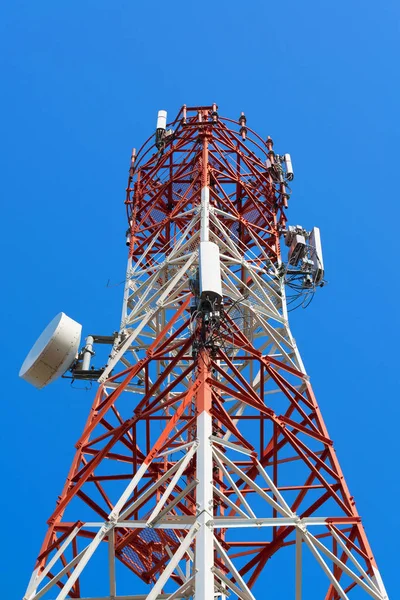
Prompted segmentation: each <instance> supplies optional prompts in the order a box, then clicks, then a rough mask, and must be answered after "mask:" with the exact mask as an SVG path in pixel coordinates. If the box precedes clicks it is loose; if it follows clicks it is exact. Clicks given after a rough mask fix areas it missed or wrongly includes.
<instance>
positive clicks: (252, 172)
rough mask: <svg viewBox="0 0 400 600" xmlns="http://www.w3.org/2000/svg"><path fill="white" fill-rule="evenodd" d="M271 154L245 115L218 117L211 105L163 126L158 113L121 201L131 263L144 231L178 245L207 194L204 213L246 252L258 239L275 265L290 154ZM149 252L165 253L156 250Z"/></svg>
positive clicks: (185, 112)
mask: <svg viewBox="0 0 400 600" xmlns="http://www.w3.org/2000/svg"><path fill="white" fill-rule="evenodd" d="M273 148H274V144H273V140H272V139H271V138H270V137H268V138H267V139H263V138H262V137H261V136H260V135H258V134H257V133H256V132H255V131H253V130H252V129H251V128H250V127H249V126H248V123H247V118H246V115H245V114H244V113H243V112H242V113H241V114H240V115H239V117H238V119H237V120H233V119H230V118H226V117H222V116H220V114H219V112H218V106H217V105H216V104H211V105H209V106H190V107H189V106H186V105H183V106H182V108H181V109H180V111H179V112H178V114H177V116H176V117H175V119H174V120H172V121H171V122H168V118H167V114H166V111H165V110H160V111H159V113H158V117H157V121H156V131H155V134H153V135H152V136H151V137H149V138H148V140H147V141H146V142H145V143H144V144H143V146H142V147H141V148H140V150H139V151H138V152H136V150H135V149H134V150H133V152H132V159H131V166H130V170H129V180H128V186H127V194H126V207H127V215H128V221H129V230H128V236H127V243H128V245H130V250H131V256H132V257H133V258H134V257H135V254H137V255H138V254H140V253H141V252H142V251H143V243H145V240H148V232H149V230H152V231H153V232H154V234H156V233H159V232H161V231H162V232H163V233H162V235H161V238H160V236H159V237H158V238H157V239H159V240H160V242H161V243H162V244H163V245H164V246H165V245H168V243H169V242H170V241H171V240H173V239H177V237H179V236H180V235H181V234H182V232H183V231H184V230H185V229H186V227H187V225H188V223H189V221H190V219H191V218H192V217H193V214H194V213H196V211H197V210H199V207H200V205H201V191H202V189H204V188H207V189H208V190H209V205H210V210H211V211H217V213H218V217H219V219H221V220H222V221H223V222H224V225H226V226H227V228H228V229H229V230H230V231H231V232H232V239H234V240H235V243H237V244H238V245H239V246H240V244H243V250H244V248H245V247H246V249H247V250H248V249H249V248H250V249H251V248H252V247H253V246H256V245H257V243H258V241H257V238H258V237H260V240H261V245H262V246H263V247H267V248H268V252H267V256H265V259H267V260H268V262H272V263H273V264H276V263H277V262H279V261H280V246H279V236H280V235H281V233H282V232H284V231H285V227H286V216H285V212H284V211H285V208H287V205H288V199H289V195H290V188H289V182H290V181H291V180H292V179H293V168H292V163H291V159H290V155H288V154H283V155H279V154H276V153H275V152H274V149H273ZM212 227H213V226H212V225H211V230H212ZM249 227H250V229H251V231H250V230H249ZM192 234H193V231H192ZM214 234H215V235H218V234H217V232H214ZM260 240H259V241H260ZM152 251H153V252H161V251H164V250H161V246H157V244H155V247H154V248H153V250H152Z"/></svg>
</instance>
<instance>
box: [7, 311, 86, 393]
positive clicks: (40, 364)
mask: <svg viewBox="0 0 400 600" xmlns="http://www.w3.org/2000/svg"><path fill="white" fill-rule="evenodd" d="M81 331H82V325H80V324H79V323H77V322H76V321H74V320H73V319H70V317H67V315H66V314H64V313H63V312H61V313H59V314H58V315H57V316H56V317H54V319H53V320H52V321H51V322H50V323H49V324H48V325H47V327H46V329H45V330H44V331H43V333H42V334H41V335H40V337H39V338H38V340H37V341H36V343H35V344H34V345H33V347H32V349H31V351H30V352H29V354H28V356H27V357H26V358H25V360H24V362H23V364H22V367H21V370H20V372H19V376H20V377H21V378H22V379H25V381H27V382H28V383H31V384H32V385H33V386H35V387H36V388H38V389H39V390H40V389H41V388H43V387H44V386H45V385H48V384H49V383H51V382H52V381H55V380H56V379H57V378H58V377H60V375H63V373H65V371H67V370H68V369H69V367H70V366H71V365H72V363H73V362H74V360H75V357H76V354H77V351H78V348H79V344H80V341H81Z"/></svg>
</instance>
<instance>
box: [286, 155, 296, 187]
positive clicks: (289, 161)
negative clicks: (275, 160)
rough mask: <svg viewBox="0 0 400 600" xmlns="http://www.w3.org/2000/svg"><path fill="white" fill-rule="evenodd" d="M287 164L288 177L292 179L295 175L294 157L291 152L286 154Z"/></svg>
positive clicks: (289, 179)
mask: <svg viewBox="0 0 400 600" xmlns="http://www.w3.org/2000/svg"><path fill="white" fill-rule="evenodd" d="M285 165H286V179H287V180H288V181H292V180H293V177H294V173H293V165H292V159H291V158H290V154H285Z"/></svg>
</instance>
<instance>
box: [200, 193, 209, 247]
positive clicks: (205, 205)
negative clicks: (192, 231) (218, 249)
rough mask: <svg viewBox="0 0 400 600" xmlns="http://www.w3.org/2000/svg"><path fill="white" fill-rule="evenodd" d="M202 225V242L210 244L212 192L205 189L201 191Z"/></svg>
mask: <svg viewBox="0 0 400 600" xmlns="http://www.w3.org/2000/svg"><path fill="white" fill-rule="evenodd" d="M200 210H201V224H200V241H201V242H208V241H209V239H210V190H209V189H208V187H206V186H205V187H203V188H202V190H201V208H200Z"/></svg>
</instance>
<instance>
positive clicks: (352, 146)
mask: <svg viewBox="0 0 400 600" xmlns="http://www.w3.org/2000/svg"><path fill="white" fill-rule="evenodd" d="M399 23H400V9H399V5H398V3H397V2H394V1H390V0H388V1H387V2H385V3H380V4H376V3H375V2H372V1H371V0H364V1H363V2H361V1H359V0H352V1H351V2H349V1H344V0H338V1H336V2H334V3H333V2H318V1H316V0H314V1H306V2H296V1H294V0H287V1H286V2H280V3H278V2H275V3H274V2H265V1H260V0H256V1H253V2H248V3H246V4H243V5H242V4H241V3H239V2H236V1H235V0H233V1H231V2H228V1H221V2H218V1H215V2H213V3H210V4H204V3H203V4H195V3H190V2H187V3H184V2H181V1H177V0H170V2H168V3H161V2H154V1H153V2H150V1H148V2H146V3H136V2H128V1H123V0H116V1H114V2H111V1H108V2H107V1H105V0H96V2H94V1H88V0H82V1H80V2H77V1H76V0H71V1H70V2H64V3H59V2H50V1H48V0H41V1H40V2H28V1H27V0H14V1H12V2H11V1H10V0H5V1H4V2H3V3H2V5H1V7H0V30H1V31H0V45H1V52H0V63H1V71H2V91H1V95H0V110H1V115H2V118H1V138H2V145H1V150H0V152H1V165H2V186H1V191H2V195H3V216H4V215H5V217H6V218H5V219H4V218H3V219H2V235H1V238H0V242H1V246H2V256H3V267H2V270H3V272H2V281H3V290H4V292H3V302H2V311H1V316H2V318H3V323H2V331H3V342H4V345H3V348H4V349H3V376H2V391H3V394H2V396H3V402H2V423H3V426H2V434H1V435H2V448H3V452H2V457H1V459H2V463H3V464H2V467H1V470H2V481H3V494H2V497H1V502H2V505H3V506H2V510H3V513H2V514H3V532H4V528H5V536H4V537H3V544H2V549H1V550H0V552H2V553H4V556H2V557H1V561H2V564H3V566H5V567H6V568H5V573H6V577H7V579H6V581H5V583H4V580H3V582H2V592H3V596H4V597H7V599H9V600H14V599H15V600H17V599H19V598H20V597H22V593H23V591H24V589H25V585H26V583H27V581H28V578H29V576H30V573H31V569H32V566H33V562H34V559H35V557H36V555H37V552H38V550H39V547H40V544H41V541H42V538H43V535H44V532H45V521H46V519H47V517H48V515H49V514H50V512H51V510H52V508H53V506H54V502H55V499H56V497H57V495H58V494H59V493H60V491H61V486H62V484H63V482H64V478H65V476H66V474H67V470H68V468H69V465H70V462H71V460H72V456H73V451H74V443H75V441H76V439H77V438H78V436H79V434H80V432H81V430H82V427H83V423H84V419H85V416H86V413H87V411H88V409H89V406H90V403H91V401H92V393H90V392H85V391H82V390H79V391H78V390H72V389H71V388H70V386H69V385H68V383H67V382H65V381H59V382H57V383H55V384H54V385H52V386H51V387H49V388H47V389H45V390H43V391H42V392H38V391H36V390H34V389H33V388H30V387H29V386H28V385H27V384H26V383H24V382H22V381H20V380H19V379H18V370H19V366H20V363H21V362H22V360H23V358H24V356H25V354H26V352H27V351H28V349H29V347H30V345H31V343H32V342H33V341H34V339H35V337H36V336H37V335H38V334H39V333H40V331H41V330H42V328H43V327H44V326H45V325H46V323H47V322H48V321H49V320H50V319H51V318H52V317H53V316H54V315H55V314H56V313H57V312H59V311H60V310H63V311H65V312H66V313H67V314H69V315H71V316H72V317H73V318H75V319H77V320H78V321H79V322H81V323H83V325H84V332H85V333H86V334H87V333H89V332H92V331H96V332H101V333H104V334H108V333H109V332H111V331H114V330H115V329H117V328H118V325H119V319H120V306H121V301H122V287H121V285H117V284H119V283H120V282H121V281H122V280H123V278H124V272H125V263H126V247H125V239H124V233H125V229H126V221H125V210H124V205H123V200H124V189H125V185H126V178H127V169H128V165H129V157H130V152H131V148H132V147H133V146H136V147H138V146H140V145H141V143H142V142H143V141H144V139H145V138H147V137H148V135H149V134H151V133H152V131H153V129H154V126H155V119H156V113H157V110H158V109H161V108H163V109H167V110H168V111H169V114H170V116H171V117H172V116H173V115H174V114H175V113H177V112H178V110H179V108H180V106H181V105H182V104H183V103H186V104H188V105H190V104H196V105H198V104H202V103H205V104H210V103H212V102H217V103H218V105H219V110H220V113H221V114H223V115H224V116H228V117H232V118H237V117H238V116H239V114H240V112H241V111H245V113H246V116H247V119H248V125H249V126H250V127H252V128H254V129H256V130H257V131H258V132H259V133H260V134H261V135H263V136H267V135H270V136H272V138H273V139H274V141H275V147H276V149H277V151H278V152H280V153H284V152H290V153H291V155H292V160H293V164H294V169H295V181H294V182H293V195H292V198H291V200H290V209H289V212H288V216H289V222H290V223H293V224H298V223H299V224H301V225H303V226H304V227H306V228H311V227H312V226H313V225H318V226H320V228H321V232H322V241H323V246H324V253H325V264H326V277H327V279H328V281H329V285H328V286H327V287H325V288H324V289H321V290H319V291H318V294H317V296H316V298H315V299H314V301H313V303H312V304H311V306H310V307H309V308H308V309H307V310H306V311H303V310H301V309H300V310H298V311H296V312H295V313H293V318H292V327H293V331H294V335H295V337H296V340H297V343H298V345H299V348H300V351H301V353H302V356H303V358H304V360H305V363H306V367H307V369H308V371H309V373H310V375H311V376H312V381H313V384H314V387H315V391H316V393H317V396H318V398H319V404H320V407H321V409H322V411H323V414H324V417H325V419H326V421H327V425H328V428H329V431H330V434H331V436H332V437H333V439H334V440H335V446H336V449H337V452H338V456H339V459H340V461H341V464H342V467H343V469H344V472H345V476H346V478H347V481H348V483H349V486H350V489H351V492H352V493H353V494H354V496H355V498H356V502H357V507H358V509H359V511H360V512H361V514H362V515H363V517H364V522H365V526H366V529H367V533H368V536H369V538H370V542H371V544H372V547H373V550H374V553H375V556H376V558H377V560H378V564H379V566H380V569H381V572H382V575H383V577H384V580H385V583H386V586H387V589H388V592H389V594H390V593H391V594H392V597H394V594H395V591H396V587H397V586H396V584H395V578H396V576H397V570H398V566H397V554H398V545H397V544H396V534H398V533H400V532H399V526H398V519H397V515H396V512H397V501H396V500H397V497H398V495H399V493H400V489H399V473H398V461H399V452H398V431H397V423H398V419H399V417H400V415H399V403H398V374H397V373H398V367H396V364H397V363H398V335H399V327H398V325H399V317H398V294H399V285H398V280H397V276H396V267H395V262H397V260H396V259H397V255H398V238H399V236H398V223H399V220H400V210H399V201H398V193H397V189H396V173H397V169H398V164H399V153H398V143H399V119H398V105H399V79H398V63H399V41H398V40H399V29H400V27H399ZM310 600H312V599H310Z"/></svg>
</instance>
